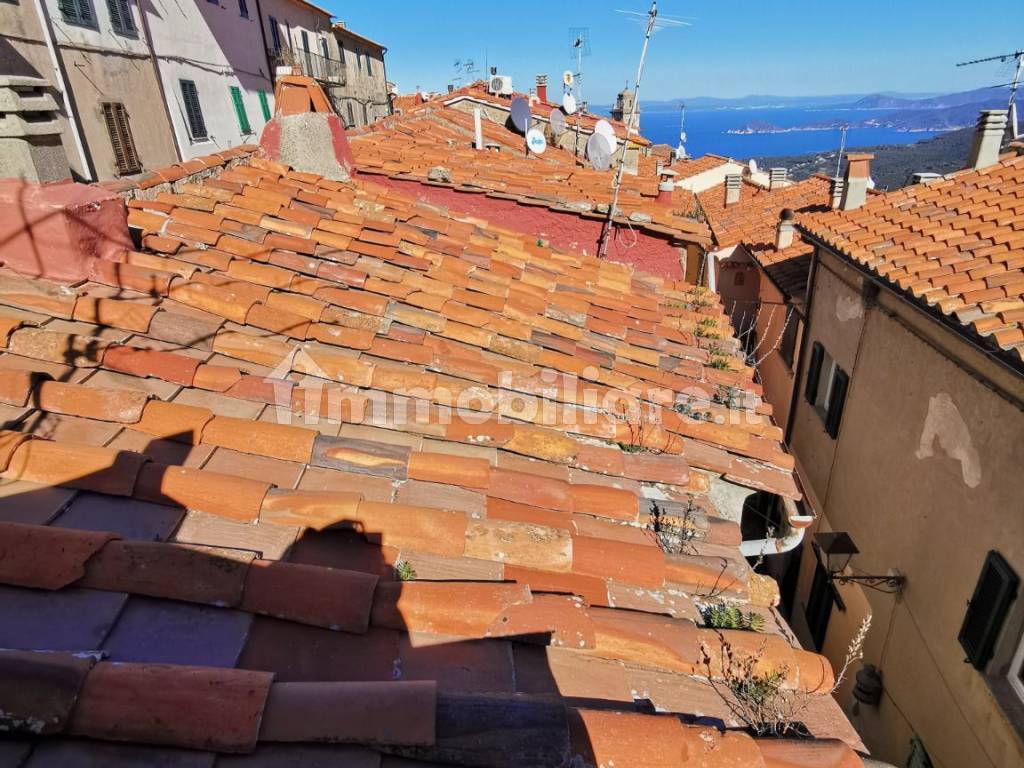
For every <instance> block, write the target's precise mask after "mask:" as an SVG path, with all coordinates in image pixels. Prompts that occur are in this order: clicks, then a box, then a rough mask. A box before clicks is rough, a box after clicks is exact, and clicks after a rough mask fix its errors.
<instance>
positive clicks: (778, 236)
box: [775, 208, 796, 251]
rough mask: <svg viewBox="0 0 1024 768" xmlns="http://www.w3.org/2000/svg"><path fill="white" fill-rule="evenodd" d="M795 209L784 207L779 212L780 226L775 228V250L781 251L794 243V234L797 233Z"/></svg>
mask: <svg viewBox="0 0 1024 768" xmlns="http://www.w3.org/2000/svg"><path fill="white" fill-rule="evenodd" d="M794 215H795V214H794V213H793V211H791V210H790V209H789V208H783V209H782V212H781V213H780V214H779V226H778V227H776V229H775V250H777V251H781V250H782V249H783V248H789V246H791V245H792V244H793V235H794V234H795V233H796V226H795V225H794V224H793V217H794Z"/></svg>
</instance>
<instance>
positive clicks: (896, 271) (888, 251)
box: [799, 153, 1024, 367]
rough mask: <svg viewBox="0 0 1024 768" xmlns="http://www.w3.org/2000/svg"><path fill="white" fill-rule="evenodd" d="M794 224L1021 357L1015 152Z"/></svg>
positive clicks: (1022, 171)
mask: <svg viewBox="0 0 1024 768" xmlns="http://www.w3.org/2000/svg"><path fill="white" fill-rule="evenodd" d="M799 224H800V227H801V229H803V231H804V232H805V233H806V234H807V235H808V236H810V237H812V238H813V239H815V240H817V241H820V242H821V243H822V244H824V245H825V246H827V247H828V248H830V249H831V250H834V251H836V252H838V253H840V254H842V255H844V256H845V257H846V258H848V259H850V260H851V261H853V262H855V263H857V264H859V265H861V266H862V267H863V268H865V269H866V270H868V271H869V272H871V273H873V274H874V275H877V276H878V277H880V278H882V279H884V280H885V281H886V282H888V283H889V284H890V285H891V286H892V287H893V288H894V289H895V290H896V291H898V292H900V293H902V294H903V295H904V296H906V297H907V298H908V299H910V300H912V301H914V302H916V303H918V304H919V305H921V306H923V307H925V308H927V309H929V310H931V311H934V312H935V313H936V314H938V315H939V316H941V317H944V318H946V319H948V320H949V321H950V323H951V324H952V325H953V327H955V328H957V329H959V330H960V331H961V332H962V333H964V334H966V335H969V336H973V337H975V338H978V339H979V340H981V341H982V342H983V343H985V344H987V345H988V346H990V347H991V348H993V349H994V350H999V351H1003V352H1006V353H1007V354H1008V356H1009V358H1010V360H1011V361H1012V362H1013V363H1014V364H1015V365H1017V366H1018V367H1019V366H1020V365H1021V363H1022V362H1024V155H1022V154H1020V153H1010V154H1007V155H1004V156H1003V157H1002V158H1001V159H1000V161H999V162H998V163H995V164H994V165H991V166H989V167H987V168H983V169H981V170H973V169H968V170H963V171H958V172H956V173H953V174H950V175H948V176H945V177H943V178H941V179H937V180H935V181H930V182H926V183H922V184H914V185H911V186H908V187H904V188H903V189H899V190H896V191H894V192H888V193H886V194H883V195H875V196H872V197H871V198H869V199H868V201H867V202H866V203H865V204H864V205H863V206H862V207H861V208H858V209H856V210H853V211H830V212H828V213H823V214H819V215H814V216H804V217H801V218H800V219H799Z"/></svg>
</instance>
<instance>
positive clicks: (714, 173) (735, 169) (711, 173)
mask: <svg viewBox="0 0 1024 768" xmlns="http://www.w3.org/2000/svg"><path fill="white" fill-rule="evenodd" d="M745 170H747V165H746V163H736V162H728V163H722V164H721V165H719V166H716V167H714V168H711V169H709V170H706V171H704V172H703V173H698V174H695V175H693V176H690V177H688V178H685V179H683V180H682V181H678V182H676V186H677V187H679V188H680V189H689V190H691V191H693V192H703V191H704V190H706V189H711V188H712V187H717V186H718V185H720V184H724V183H725V177H726V176H729V175H734V174H742V173H743V172H744V171H745ZM766 183H767V182H766ZM723 194H725V193H724V192H723Z"/></svg>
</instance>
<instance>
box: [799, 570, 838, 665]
mask: <svg viewBox="0 0 1024 768" xmlns="http://www.w3.org/2000/svg"><path fill="white" fill-rule="evenodd" d="M835 594H836V593H835V590H833V588H832V583H831V579H829V576H828V572H827V571H826V570H825V566H823V565H822V564H821V558H820V556H819V557H818V559H817V562H816V563H815V566H814V581H813V582H812V583H811V594H810V595H809V596H808V598H807V608H806V610H805V613H806V616H807V626H808V628H809V629H810V630H811V639H813V640H814V646H815V648H816V649H817V650H818V651H819V652H820V651H821V649H822V646H824V645H825V634H826V633H827V632H828V622H829V619H830V618H832V605H833V604H834V603H835Z"/></svg>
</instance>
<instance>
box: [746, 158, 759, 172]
mask: <svg viewBox="0 0 1024 768" xmlns="http://www.w3.org/2000/svg"><path fill="white" fill-rule="evenodd" d="M747 167H748V168H749V169H750V172H751V173H757V160H755V159H754V158H750V162H749V163H747Z"/></svg>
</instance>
